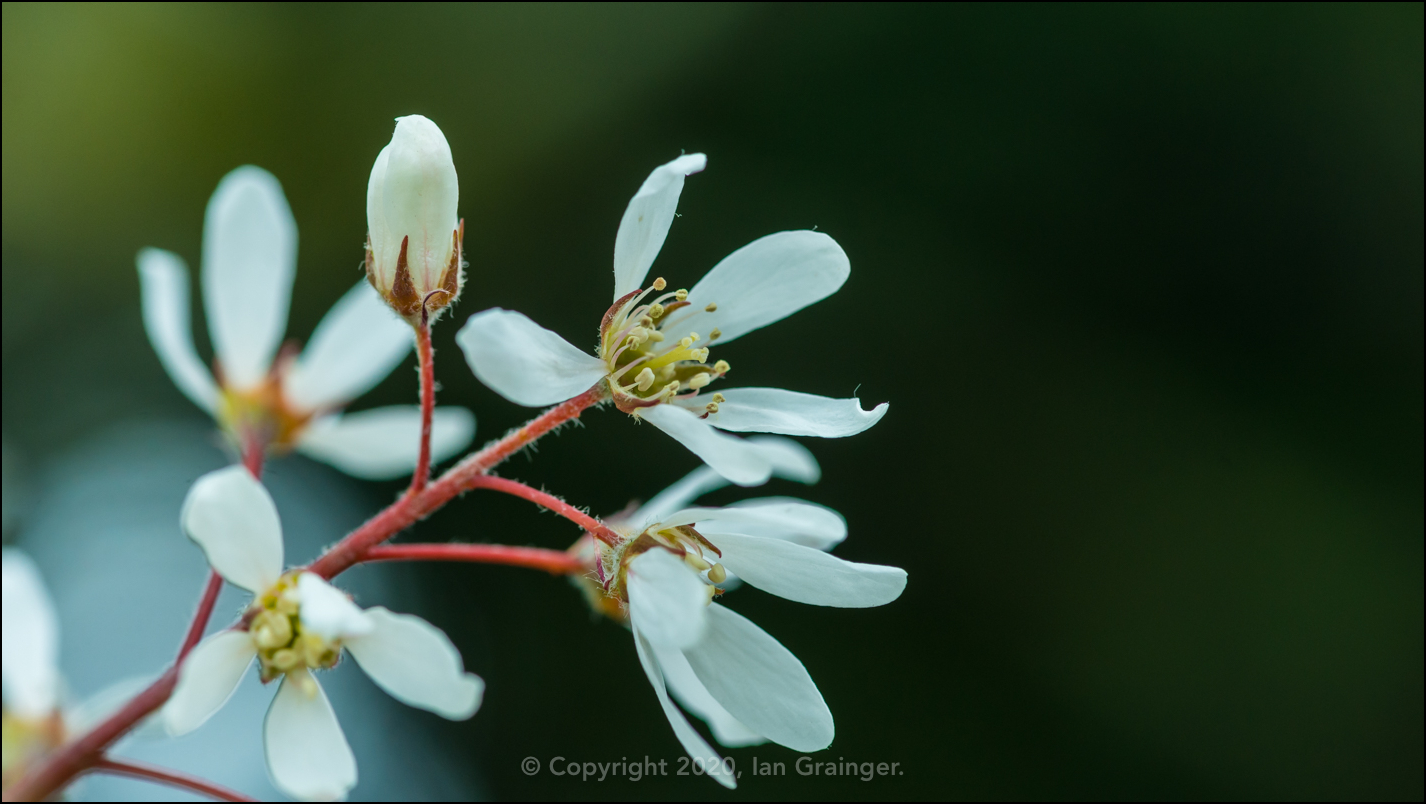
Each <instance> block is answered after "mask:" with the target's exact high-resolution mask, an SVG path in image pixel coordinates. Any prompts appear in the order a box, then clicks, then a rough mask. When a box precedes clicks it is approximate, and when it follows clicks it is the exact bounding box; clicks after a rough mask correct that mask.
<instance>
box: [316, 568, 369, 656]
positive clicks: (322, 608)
mask: <svg viewBox="0 0 1426 804" xmlns="http://www.w3.org/2000/svg"><path fill="white" fill-rule="evenodd" d="M297 598H298V601H299V604H300V606H301V609H300V611H299V612H298V615H297V616H298V617H299V618H301V620H302V627H303V628H305V629H307V630H308V631H311V632H313V633H315V634H317V635H319V636H321V637H322V638H323V639H327V640H332V639H349V638H351V637H361V636H366V635H367V634H370V633H371V631H372V629H373V628H374V627H375V624H374V623H373V622H372V620H371V617H370V616H368V615H367V613H366V612H364V611H362V610H361V607H360V606H358V605H357V604H355V603H353V602H352V599H351V598H349V597H347V596H346V595H345V594H343V593H342V592H341V591H340V590H338V589H337V588H336V587H335V586H332V585H331V584H329V583H327V582H326V581H325V580H323V579H322V577H321V576H319V575H316V574H314V573H311V572H304V573H302V574H301V575H299V576H298V577H297Z"/></svg>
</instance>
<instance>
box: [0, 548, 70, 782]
mask: <svg viewBox="0 0 1426 804" xmlns="http://www.w3.org/2000/svg"><path fill="white" fill-rule="evenodd" d="M0 581H2V582H3V601H0V602H2V603H3V606H0V608H3V625H0V628H2V629H3V630H0V637H3V646H0V648H2V649H3V652H0V688H3V693H4V697H3V700H4V708H3V718H4V728H5V740H4V758H3V761H4V764H3V780H4V784H6V785H8V784H9V783H10V782H11V781H13V779H14V778H15V777H17V776H19V775H20V774H21V773H23V771H24V769H25V768H26V767H27V766H28V765H30V763H31V762H33V761H34V760H36V759H38V758H39V757H41V756H43V755H45V754H47V753H49V751H50V750H52V749H53V748H54V747H55V746H57V745H58V744H59V742H60V740H62V739H63V737H64V731H65V730H64V719H63V716H62V713H61V712H60V710H59V693H60V673H59V618H58V617H57V616H56V615H55V611H54V603H53V602H51V600H50V596H49V593H48V592H47V591H45V584H44V580H43V579H42V578H41V577H40V573H39V570H38V569H36V568H35V565H34V562H32V561H30V558H29V556H26V555H25V554H24V553H22V552H20V551H19V550H16V549H14V548H11V547H6V548H4V552H3V574H0Z"/></svg>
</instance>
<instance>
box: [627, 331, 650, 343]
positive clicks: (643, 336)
mask: <svg viewBox="0 0 1426 804" xmlns="http://www.w3.org/2000/svg"><path fill="white" fill-rule="evenodd" d="M629 337H630V338H633V339H634V341H635V342H636V343H643V342H644V341H646V340H648V339H649V331H648V330H646V329H644V328H643V327H634V328H633V329H631V330H629Z"/></svg>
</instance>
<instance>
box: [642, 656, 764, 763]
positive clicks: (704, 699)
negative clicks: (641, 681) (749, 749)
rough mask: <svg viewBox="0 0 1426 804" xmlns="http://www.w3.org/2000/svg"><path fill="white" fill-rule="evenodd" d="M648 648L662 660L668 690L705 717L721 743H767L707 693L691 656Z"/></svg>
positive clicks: (685, 705) (740, 744)
mask: <svg viewBox="0 0 1426 804" xmlns="http://www.w3.org/2000/svg"><path fill="white" fill-rule="evenodd" d="M649 647H651V648H653V651H654V656H655V657H656V658H657V659H658V662H659V669H661V670H663V678H664V681H665V682H666V683H667V684H668V691H669V692H671V693H673V697H674V698H675V699H676V700H677V701H678V702H679V704H680V705H682V706H683V708H684V709H687V710H688V711H689V712H692V713H693V714H695V715H697V716H698V717H700V718H702V719H703V721H704V722H705V723H707V724H708V728H710V729H712V730H713V736H714V738H716V739H717V740H718V742H720V743H722V744H723V745H726V746H728V747H729V748H741V747H742V746H747V745H761V744H763V743H765V742H767V739H766V738H764V737H763V736H762V735H760V734H758V733H757V732H754V731H753V730H752V729H750V728H748V727H747V726H744V725H743V724H742V723H740V722H738V719H737V718H735V717H733V716H732V715H730V714H728V710H727V709H724V708H723V705H722V704H720V703H718V702H717V701H715V700H713V696H712V695H709V694H708V690H707V689H706V688H705V687H704V686H703V682H702V681H699V680H698V676H696V675H694V674H693V668H692V667H689V665H688V659H686V658H684V655H683V652H682V651H678V650H675V649H673V648H661V647H659V646H657V645H650V646H649Z"/></svg>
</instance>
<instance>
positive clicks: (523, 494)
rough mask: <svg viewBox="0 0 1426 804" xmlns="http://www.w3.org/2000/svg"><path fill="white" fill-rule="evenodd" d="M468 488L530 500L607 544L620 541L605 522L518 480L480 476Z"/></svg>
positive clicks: (467, 484) (471, 481)
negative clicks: (497, 492) (488, 490)
mask: <svg viewBox="0 0 1426 804" xmlns="http://www.w3.org/2000/svg"><path fill="white" fill-rule="evenodd" d="M466 488H468V489H490V490H492V491H499V492H503V493H505V494H510V495H513V496H515V497H520V498H522V499H525V500H529V501H530V502H532V503H534V504H536V505H538V506H540V507H541V508H545V509H548V510H549V511H551V512H553V513H556V514H559V515H560V516H562V517H564V518H565V519H568V520H569V521H571V522H573V523H574V524H576V525H578V526H580V527H581V528H584V529H585V530H587V531H589V533H590V535H592V536H593V537H594V538H596V539H598V540H599V541H601V542H604V543H605V544H608V545H615V544H618V543H619V541H620V540H619V535H618V534H616V533H615V532H614V531H612V530H610V529H609V526H608V525H605V524H604V523H603V522H600V521H599V520H597V519H595V518H594V517H592V516H590V515H589V514H586V513H584V512H583V511H581V510H579V509H578V508H575V507H574V506H573V505H570V504H569V503H567V502H565V501H564V500H561V499H560V498H558V497H556V496H554V495H553V494H547V493H545V492H543V491H540V490H539V489H536V488H531V487H530V486H527V485H525V484H524V483H521V482H520V481H518V480H510V479H508V478H504V477H491V476H490V475H479V476H477V477H473V478H471V479H470V480H468V481H466Z"/></svg>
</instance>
